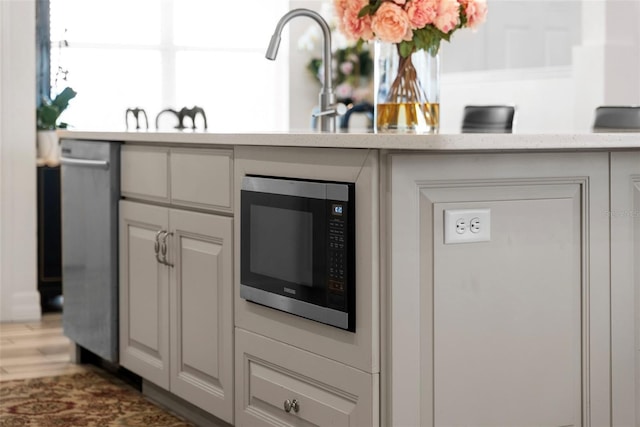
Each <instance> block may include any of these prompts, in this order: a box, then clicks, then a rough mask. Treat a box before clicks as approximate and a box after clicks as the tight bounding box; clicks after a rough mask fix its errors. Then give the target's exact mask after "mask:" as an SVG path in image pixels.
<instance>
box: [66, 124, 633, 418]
mask: <svg viewBox="0 0 640 427" xmlns="http://www.w3.org/2000/svg"><path fill="white" fill-rule="evenodd" d="M61 138H63V139H65V138H67V139H83V140H108V141H118V142H122V143H123V144H124V145H123V147H122V148H123V149H122V182H121V187H122V196H123V200H122V201H121V202H120V203H121V207H120V217H121V221H120V260H121V262H120V292H121V295H120V321H121V327H120V331H121V334H120V355H121V364H122V365H123V366H125V367H127V368H129V369H131V370H133V371H134V372H136V373H138V374H139V375H141V376H142V377H143V378H144V379H145V386H146V393H147V394H149V395H151V396H153V397H155V398H157V399H173V398H175V400H170V401H171V402H173V403H171V404H173V405H174V407H180V408H183V409H184V408H187V409H188V408H189V407H190V406H194V407H195V408H192V410H193V411H192V413H193V414H195V415H194V417H195V416H197V417H206V416H207V415H214V416H215V417H216V418H215V419H216V420H224V421H225V422H227V423H229V424H233V425H272V424H273V423H276V424H277V423H282V424H284V425H289V424H291V425H298V424H299V423H301V422H303V420H304V421H306V422H309V423H312V424H315V425H353V426H360V425H367V426H368V425H381V426H387V425H394V426H418V425H420V426H428V425H434V426H435V425H496V426H497V425H530V426H533V425H535V426H542V425H550V426H551V425H556V426H560V425H585V426H587V425H593V426H601V425H602V426H604V425H616V426H618V425H619V426H627V425H628V426H635V425H639V424H640V407H639V406H640V405H639V404H638V402H639V401H640V134H631V133H628V134H622V133H621V134H585V135H569V134H567V135H562V134H559V135H493V134H475V135H471V134H468V135H430V136H423V135H401V136H400V135H374V134H317V133H264V134H212V133H200V132H185V133H173V132H166V133H160V132H157V133H156V132H76V131H65V132H62V133H61ZM245 175H261V176H277V177H287V178H297V179H313V180H331V181H344V182H353V183H354V184H355V187H356V212H357V213H356V223H357V228H356V242H355V244H356V253H357V265H356V269H357V271H356V277H357V281H356V295H357V302H356V316H357V321H356V325H357V326H356V332H355V333H352V332H348V331H344V330H340V329H337V328H334V327H330V326H327V325H324V324H320V323H318V322H314V321H311V320H308V319H304V318H300V317H297V316H293V315H291V314H287V313H284V312H281V311H277V310H273V309H270V308H267V307H264V306H259V305H256V304H252V303H249V302H247V301H245V300H243V299H242V298H240V295H239V285H240V280H239V276H240V275H239V262H240V259H239V258H240V256H239V254H240V239H239V237H240V228H239V222H240V221H239V217H238V215H239V212H240V197H239V195H240V187H241V185H240V184H241V181H242V178H243V177H244V176H245ZM63 191H64V189H63ZM477 212H482V213H483V215H487V216H485V217H482V218H483V220H482V222H481V223H480V224H479V225H478V223H474V224H475V225H474V227H476V226H477V227H479V228H480V229H482V231H483V233H484V232H487V233H486V234H482V236H481V238H479V239H478V238H477V237H478V236H479V235H476V233H475V231H471V224H468V228H467V224H466V223H465V224H462V227H460V224H457V223H456V221H454V222H453V223H452V222H451V221H450V218H452V217H453V218H454V219H460V218H462V219H464V218H466V217H465V215H470V216H469V218H468V219H469V220H474V219H476V213H477ZM456 215H458V216H457V217H456ZM485 218H486V222H485ZM485 224H486V225H487V226H488V230H486V229H484V228H483V226H484V225H485ZM461 228H462V232H459V231H460V229H461ZM163 231H164V233H161V232H163ZM158 233H160V236H161V241H162V242H163V243H164V242H167V244H168V249H167V250H166V258H164V261H165V262H164V263H162V262H156V258H158V253H157V252H156V257H154V256H153V246H154V242H155V239H157V237H158ZM456 234H458V237H461V239H456V238H455V237H456ZM452 235H453V236H454V238H453V239H451V236H452ZM163 236H164V238H162V237H163ZM145 251H146V252H145ZM145 253H147V254H148V253H150V254H151V255H150V256H147V255H144V254H145ZM159 260H160V261H162V260H163V258H162V257H161V258H159ZM212 266H215V268H213V267H212ZM140 307H144V310H140ZM140 311H144V313H146V314H147V315H142V314H140ZM149 337H152V338H149ZM167 396H168V397H167ZM176 402H178V403H176ZM286 402H288V403H289V405H287V404H286ZM292 402H296V404H295V405H293V406H292ZM283 408H284V409H283ZM292 408H293V409H292ZM295 408H297V410H296V409H295Z"/></svg>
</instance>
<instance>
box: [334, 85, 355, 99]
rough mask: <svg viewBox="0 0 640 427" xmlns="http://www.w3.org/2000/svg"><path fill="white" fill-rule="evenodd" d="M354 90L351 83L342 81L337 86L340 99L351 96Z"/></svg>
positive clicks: (337, 94)
mask: <svg viewBox="0 0 640 427" xmlns="http://www.w3.org/2000/svg"><path fill="white" fill-rule="evenodd" d="M352 92H353V88H352V87H351V85H350V84H349V83H341V84H339V85H338V86H336V96H337V97H338V99H345V98H351V93H352Z"/></svg>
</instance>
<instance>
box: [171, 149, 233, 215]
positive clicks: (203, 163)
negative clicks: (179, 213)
mask: <svg viewBox="0 0 640 427" xmlns="http://www.w3.org/2000/svg"><path fill="white" fill-rule="evenodd" d="M232 161H233V151H232V150H217V149H216V150H209V149H200V148H192V149H189V148H172V149H171V156H170V167H171V203H173V204H177V205H184V206H191V207H196V208H202V209H213V210H218V211H226V212H231V201H232V197H231V194H232V191H231V182H232V174H233V168H232Z"/></svg>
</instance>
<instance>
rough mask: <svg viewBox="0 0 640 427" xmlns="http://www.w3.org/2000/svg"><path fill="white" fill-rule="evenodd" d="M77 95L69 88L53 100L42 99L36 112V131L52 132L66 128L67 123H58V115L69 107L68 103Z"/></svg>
mask: <svg viewBox="0 0 640 427" xmlns="http://www.w3.org/2000/svg"><path fill="white" fill-rule="evenodd" d="M76 95H77V93H76V92H75V91H74V90H73V89H71V88H70V87H66V88H64V90H63V91H62V92H60V93H59V94H58V96H56V97H55V98H54V99H52V100H51V99H43V100H42V104H41V105H40V106H39V107H38V109H37V110H36V120H37V123H36V127H37V129H38V130H53V129H56V128H66V127H67V126H68V124H67V123H58V118H59V117H60V114H62V112H63V111H64V110H66V109H67V107H68V106H69V101H70V100H72V99H73V98H75V96H76Z"/></svg>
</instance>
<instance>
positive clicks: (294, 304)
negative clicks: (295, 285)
mask: <svg viewBox="0 0 640 427" xmlns="http://www.w3.org/2000/svg"><path fill="white" fill-rule="evenodd" d="M240 297H241V298H244V299H246V300H248V301H253V302H256V303H258V304H262V305H266V306H267V307H271V308H275V309H278V310H282V311H286V312H287V313H292V314H296V315H298V316H302V317H306V318H307V319H311V320H316V321H318V322H322V323H326V324H328V325H331V326H337V327H338V328H343V329H347V328H348V327H349V315H348V314H347V313H345V312H344V311H338V310H334V309H332V308H327V307H321V306H319V305H315V304H310V303H308V302H304V301H300V300H296V299H293V298H289V297H285V296H283V295H278V294H274V293H271V292H267V291H263V290H262V289H258V288H253V287H250V286H246V285H243V284H242V283H241V284H240Z"/></svg>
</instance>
